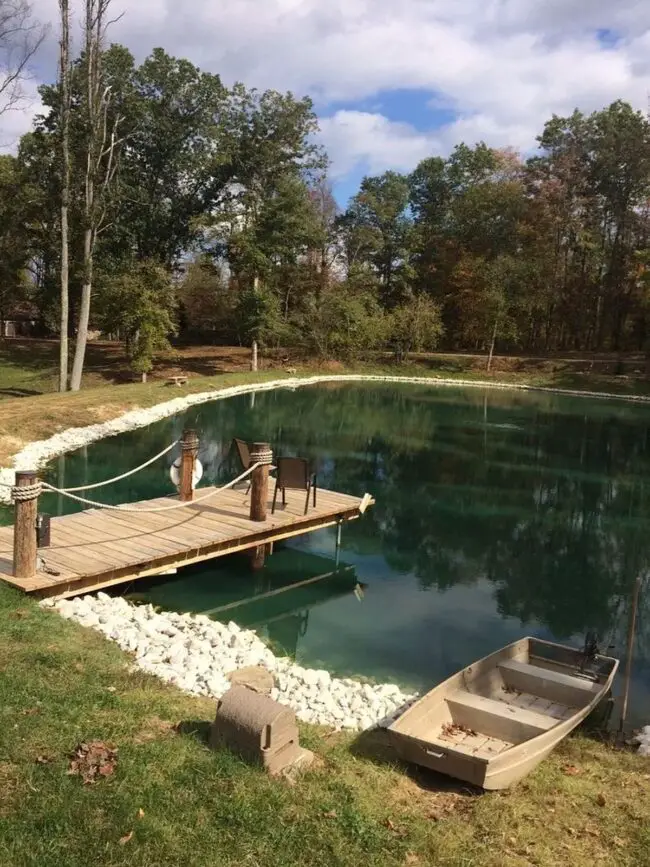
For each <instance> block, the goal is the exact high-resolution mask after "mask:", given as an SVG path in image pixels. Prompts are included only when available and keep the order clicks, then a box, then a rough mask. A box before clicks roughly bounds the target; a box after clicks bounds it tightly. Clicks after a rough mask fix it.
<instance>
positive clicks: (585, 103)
mask: <svg viewBox="0 0 650 867" xmlns="http://www.w3.org/2000/svg"><path fill="white" fill-rule="evenodd" d="M31 2H32V4H33V6H34V10H35V12H36V13H37V14H38V15H39V17H40V18H41V19H42V20H43V21H46V22H47V21H49V22H52V32H51V35H50V38H49V39H48V41H47V42H46V44H45V46H44V48H43V50H42V52H41V54H40V55H39V57H38V58H37V63H36V65H35V69H34V78H33V81H32V82H31V83H30V85H29V87H28V88H27V93H26V96H27V97H28V99H27V101H26V103H25V110H24V111H22V112H11V113H6V114H4V115H0V147H4V148H5V149H11V147H12V145H13V144H14V143H15V141H16V139H17V136H18V135H20V133H21V132H23V131H24V130H25V129H26V128H28V127H29V124H30V122H31V118H32V116H33V114H34V112H35V111H37V110H38V100H37V96H36V87H37V85H38V83H39V81H42V80H52V78H53V76H54V74H55V65H56V30H57V15H58V9H57V0H31ZM71 4H72V7H73V10H74V13H75V16H76V20H77V22H78V21H80V20H81V18H82V2H81V0H71ZM113 10H114V12H115V14H119V13H120V12H124V15H123V17H122V18H121V19H120V20H119V21H118V23H117V24H115V25H114V26H113V28H112V29H111V39H113V40H115V41H119V42H123V43H125V44H126V45H127V46H128V47H129V48H130V49H131V50H132V51H133V52H134V54H135V55H136V57H137V58H138V59H142V58H144V57H145V56H146V54H147V53H148V52H149V51H151V49H152V48H153V47H155V46H157V45H160V46H162V47H163V48H165V50H167V51H168V52H170V53H172V54H175V55H177V56H184V57H187V58H189V59H190V60H192V61H193V62H194V63H196V64H197V65H198V66H200V67H201V68H204V69H208V70H210V71H213V72H218V73H220V74H221V76H222V78H223V80H224V81H225V82H226V83H232V82H234V81H235V80H241V81H244V82H245V83H246V84H247V85H249V86H255V87H258V88H261V89H264V88H275V89H278V90H286V89H291V90H292V91H293V92H294V93H296V94H299V95H302V94H309V95H311V96H312V98H313V99H314V102H315V105H316V109H317V111H318V114H319V118H320V125H321V140H322V142H323V144H324V145H325V146H326V148H327V150H328V152H329V154H330V157H331V160H332V180H333V182H334V184H335V189H336V192H337V197H338V198H339V199H340V200H345V199H346V198H347V197H348V196H349V195H350V194H352V193H353V192H354V191H355V189H356V188H357V186H358V183H359V181H360V179H361V177H362V176H363V175H364V174H366V173H373V174H374V173H378V172H381V171H385V170H386V169H395V170H398V171H409V170H411V169H412V168H414V166H415V165H417V163H418V162H419V160H421V159H422V158H424V157H426V156H430V155H432V154H443V155H444V154H447V153H449V152H450V151H451V149H452V148H453V147H454V145H456V144H457V143H459V142H460V141H466V142H468V143H470V144H472V143H474V142H476V141H479V140H484V141H486V142H487V143H488V144H490V145H492V146H495V147H505V146H510V147H514V148H516V149H518V150H520V151H523V152H527V151H530V150H531V149H532V148H534V146H535V136H536V135H538V134H539V132H540V131H541V129H542V127H543V124H544V122H545V121H546V120H547V119H548V118H549V117H551V115H552V114H553V113H557V114H568V113H570V112H571V111H572V110H573V109H574V108H576V107H578V108H581V109H582V110H584V111H592V110H595V109H598V108H601V107H603V106H604V105H607V104H609V103H610V102H612V101H613V100H614V99H618V98H622V99H627V100H629V101H630V102H631V103H632V104H633V105H635V106H636V107H637V108H639V109H643V110H645V109H646V107H647V98H648V97H647V94H648V91H650V2H648V0H616V2H615V3H612V2H611V0H544V2H542V0H400V2H399V3H397V2H395V0H327V2H325V0H228V2H227V3H215V2H214V0H184V2H183V3H179V2H177V0H137V2H136V0H113ZM75 33H76V35H77V38H78V36H79V34H78V24H77V26H76V27H75ZM1 64H2V55H1V53H0V66H1ZM0 74H1V72H0ZM30 97H31V98H30Z"/></svg>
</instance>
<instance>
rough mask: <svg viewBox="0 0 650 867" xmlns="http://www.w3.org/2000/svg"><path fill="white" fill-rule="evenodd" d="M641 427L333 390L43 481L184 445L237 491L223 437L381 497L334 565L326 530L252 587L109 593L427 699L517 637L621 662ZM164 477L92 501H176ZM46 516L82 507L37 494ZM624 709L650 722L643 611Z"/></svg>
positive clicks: (141, 441) (242, 576)
mask: <svg viewBox="0 0 650 867" xmlns="http://www.w3.org/2000/svg"><path fill="white" fill-rule="evenodd" d="M649 423H650V407H645V406H639V405H634V404H631V403H625V402H623V401H604V400H592V399H588V398H569V397H565V396H559V395H551V394H542V393H540V394H532V393H531V394H528V393H519V392H512V391H498V390H485V391H483V390H480V389H476V388H466V389H461V388H435V387H427V386H416V385H406V384H404V385H394V384H374V383H373V384H341V383H336V384H334V383H332V384H327V385H325V384H324V385H319V386H309V387H304V388H299V389H296V390H290V389H279V390H276V391H269V392H260V393H258V394H256V395H243V396H239V397H236V398H229V399H226V400H220V401H215V402H214V403H211V404H204V405H201V406H199V407H195V408H191V409H189V410H188V411H187V412H186V413H185V414H183V415H179V416H176V417H174V418H171V419H168V420H165V421H162V422H159V423H156V424H154V425H152V426H151V427H149V428H147V429H143V430H138V431H134V432H132V433H129V434H124V435H120V436H117V437H113V438H110V439H107V440H104V441H103V442H100V443H97V444H95V445H93V446H89V447H88V448H86V449H82V450H80V451H78V452H76V453H73V454H69V455H66V456H64V457H61V458H59V459H58V460H57V461H54V462H53V463H52V464H51V465H50V466H49V468H48V470H47V478H48V480H49V481H51V482H52V483H53V484H56V485H58V486H62V485H67V486H70V485H76V484H83V483H87V482H93V481H99V480H101V479H103V478H106V477H107V476H112V475H116V474H117V473H119V472H121V471H123V470H126V469H129V468H131V467H133V466H136V465H137V464H139V463H141V462H144V461H145V460H146V459H147V458H149V457H150V456H151V455H153V454H155V453H156V452H157V451H159V450H161V449H162V448H163V447H164V446H165V445H166V444H167V443H169V442H170V441H172V440H173V439H175V438H177V437H178V436H179V435H180V433H181V431H182V429H183V428H184V427H194V428H196V429H197V430H198V431H199V433H200V437H201V452H200V458H201V461H202V463H203V465H204V468H205V472H204V482H206V481H207V482H215V481H221V482H224V481H226V480H228V479H229V478H232V477H233V476H234V475H235V474H236V467H235V465H234V464H232V463H231V462H230V461H229V459H228V445H229V442H230V440H231V439H232V437H233V436H238V437H241V438H243V439H248V440H254V439H257V440H268V441H269V442H271V443H272V445H273V448H274V451H275V453H276V455H277V454H283V455H302V456H305V457H309V458H313V459H316V460H317V461H318V465H319V484H320V485H322V486H323V487H327V488H332V489H334V490H337V491H342V492H346V493H350V494H356V495H359V496H361V495H363V494H364V492H366V491H368V492H370V493H371V494H373V496H374V497H375V498H376V505H375V506H374V507H373V508H371V509H370V510H369V511H368V512H367V513H366V515H365V516H364V517H363V519H361V520H360V521H356V522H353V523H350V524H349V525H347V526H346V527H345V528H344V530H343V540H342V542H343V544H342V549H341V552H340V562H337V561H336V560H335V535H334V531H333V530H322V531H320V532H318V533H314V534H312V535H311V536H308V537H304V538H302V539H299V540H295V541H293V542H291V543H288V544H287V545H286V546H284V547H282V548H279V549H278V550H277V552H276V553H275V554H274V555H273V557H271V558H270V559H269V560H268V564H267V567H266V568H265V569H264V570H263V571H262V572H261V573H258V574H255V575H253V574H252V573H251V572H250V571H249V568H248V565H247V561H246V559H245V557H233V558H229V559H227V560H216V561H213V562H212V563H208V564H203V565H202V566H200V567H192V568H188V569H186V570H185V571H184V572H183V573H181V574H179V575H178V576H176V577H166V578H159V579H156V580H152V581H149V582H137V583H136V584H132V585H130V586H129V587H126V588H124V587H123V588H119V591H120V592H128V593H130V594H132V596H133V598H138V599H147V600H149V601H152V602H154V603H155V604H158V605H161V606H163V607H168V608H173V609H175V610H191V611H197V612H198V611H201V612H209V613H211V615H212V616H214V617H217V618H221V619H223V620H226V621H227V620H230V619H233V620H235V621H236V622H238V623H240V624H241V625H245V626H250V627H254V628H256V629H257V630H258V631H259V633H260V635H262V636H263V637H265V638H266V639H267V640H268V641H270V642H271V644H272V646H273V647H274V649H275V650H276V651H277V650H281V651H284V652H287V653H290V654H292V655H294V656H295V657H296V659H297V660H298V661H299V662H300V663H301V664H303V665H305V666H308V667H316V668H327V669H329V670H330V671H331V672H333V673H336V674H339V675H351V674H352V675H361V676H366V677H369V678H374V679H378V680H382V681H394V682H397V683H398V684H400V685H401V686H402V687H404V688H405V689H410V688H415V689H418V690H422V689H426V688H429V687H431V686H432V685H434V684H435V683H437V682H439V681H440V680H442V679H443V678H444V677H446V676H447V675H449V674H451V673H452V672H454V671H456V670H457V669H458V668H460V667H462V666H464V665H466V664H468V663H470V662H471V661H472V660H474V659H476V658H478V657H481V656H483V655H485V654H487V653H490V652H491V651H492V650H495V649H496V648H498V647H499V646H501V645H504V644H506V643H507V642H509V641H512V640H514V639H516V638H519V637H521V636H523V635H535V636H541V637H544V638H551V639H556V640H559V641H566V642H570V643H574V644H577V645H581V644H582V643H583V641H584V638H585V633H586V632H587V631H589V630H595V631H596V632H597V633H598V635H599V636H600V638H601V648H602V649H603V650H604V648H605V647H606V646H607V645H613V647H612V649H611V653H612V654H613V655H617V656H619V657H621V659H622V658H623V657H624V656H625V633H626V628H627V617H628V609H629V596H630V590H631V586H632V583H633V581H634V578H635V576H636V575H637V574H639V573H640V572H642V571H643V570H645V568H646V567H647V564H648V559H649V554H650V524H649V523H648V519H649V518H650V497H649V496H648V493H650V492H648V491H646V488H647V487H648V486H647V485H646V478H647V474H648V470H649V468H650V439H649V437H648V427H649ZM168 468H169V459H163V460H162V461H160V462H159V463H158V464H157V465H154V466H152V467H149V468H148V469H147V470H145V471H143V472H142V473H140V474H138V475H136V476H133V477H131V478H129V479H127V480H125V481H123V482H121V483H119V484H117V485H115V486H112V487H111V488H107V489H105V490H102V491H99V492H97V491H96V492H93V494H97V499H103V500H104V501H106V502H126V501H129V500H135V499H142V498H145V497H153V496H159V495H161V494H164V493H169V492H170V490H171V488H170V482H169V477H168ZM42 508H43V510H44V511H49V512H50V513H52V514H57V513H60V512H62V511H71V510H73V511H74V510H76V508H77V507H76V506H75V505H74V504H71V503H70V501H61V500H60V499H58V498H54V497H52V496H49V497H46V498H44V502H43V506H42ZM79 508H81V507H79ZM294 584H299V585H300V586H296V587H292V585H294ZM631 711H632V713H631V721H632V722H636V723H639V722H640V723H647V722H650V622H649V620H648V611H647V606H646V600H645V599H642V605H641V610H640V617H639V629H638V640H637V648H636V657H635V665H634V679H633V684H632V703H631Z"/></svg>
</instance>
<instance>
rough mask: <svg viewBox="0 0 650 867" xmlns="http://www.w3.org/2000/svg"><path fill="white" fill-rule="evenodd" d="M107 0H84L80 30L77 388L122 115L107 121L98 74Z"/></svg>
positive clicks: (106, 97) (107, 96)
mask: <svg viewBox="0 0 650 867" xmlns="http://www.w3.org/2000/svg"><path fill="white" fill-rule="evenodd" d="M110 4H111V0H86V17H85V22H84V34H85V54H84V65H85V69H84V72H85V77H86V89H85V94H84V97H85V99H84V104H83V108H84V112H85V121H86V129H85V133H86V139H85V157H86V170H85V179H84V203H83V238H84V240H83V282H82V286H81V304H80V306H79V319H78V325H77V341H76V344H75V353H74V360H73V362H72V374H71V376H70V389H71V391H79V389H80V388H81V377H82V375H83V368H84V360H85V356H86V343H87V341H88V324H89V321H90V299H91V294H92V284H93V265H94V260H93V255H94V251H95V243H96V241H97V236H98V233H99V232H100V231H101V229H102V227H103V224H104V221H105V218H106V209H107V202H108V198H109V196H110V194H111V192H112V186H113V182H114V179H115V174H116V172H117V167H118V160H119V149H120V146H121V143H122V142H121V139H120V138H119V127H120V123H121V120H122V118H121V117H120V116H119V115H117V116H115V117H114V118H113V120H112V122H111V119H110V116H109V108H110V104H111V100H112V94H111V90H110V87H108V86H107V85H106V82H105V80H104V73H103V62H102V61H103V57H102V47H103V42H104V38H105V32H106V26H107V23H106V13H107V12H108V9H109V7H110Z"/></svg>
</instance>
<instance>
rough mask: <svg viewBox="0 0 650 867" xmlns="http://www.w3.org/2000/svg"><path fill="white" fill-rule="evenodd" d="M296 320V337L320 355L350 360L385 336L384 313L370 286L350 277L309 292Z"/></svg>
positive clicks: (376, 347) (367, 350)
mask: <svg viewBox="0 0 650 867" xmlns="http://www.w3.org/2000/svg"><path fill="white" fill-rule="evenodd" d="M297 324H298V329H297V335H299V337H298V336H297V339H300V340H301V341H302V342H303V345H304V346H305V348H306V349H307V350H308V351H309V352H312V353H315V354H317V355H319V356H320V357H321V358H335V359H341V360H343V361H352V360H355V359H358V358H361V357H363V356H364V355H367V354H368V353H369V352H372V351H373V350H375V349H378V348H379V347H380V346H381V345H382V344H383V343H384V341H385V339H386V317H385V316H384V312H383V310H382V308H381V306H380V304H379V303H378V301H377V298H376V296H375V294H374V292H373V291H372V288H370V289H368V288H364V287H363V286H362V285H360V284H359V283H356V284H355V282H354V281H352V282H350V281H347V282H346V283H342V284H338V285H333V286H332V287H330V288H329V289H327V290H326V291H324V292H322V293H321V294H320V295H319V296H316V295H313V296H311V297H310V298H309V299H308V300H307V302H306V305H305V310H304V313H303V314H302V315H301V316H299V317H298V318H297Z"/></svg>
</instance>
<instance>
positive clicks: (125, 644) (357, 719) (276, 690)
mask: <svg viewBox="0 0 650 867" xmlns="http://www.w3.org/2000/svg"><path fill="white" fill-rule="evenodd" d="M40 605H41V606H42V607H43V608H53V609H54V610H56V611H58V612H59V614H61V615H62V616H63V617H65V618H67V619H69V620H74V621H75V622H76V623H79V624H81V625H82V626H86V627H90V628H91V629H95V630H97V631H98V632H101V633H102V634H103V635H105V636H106V637H107V638H109V639H111V640H112V641H115V642H116V643H117V644H119V646H120V647H121V648H122V649H123V650H126V651H128V652H130V653H132V654H134V655H135V662H134V668H135V669H139V670H140V671H145V672H147V673H148V674H153V675H155V676H156V677H159V678H161V679H162V680H164V681H166V682H167V683H172V684H175V685H176V686H178V687H179V688H180V689H182V690H184V691H185V692H188V693H191V694H193V695H202V696H207V697H209V698H212V699H218V698H220V697H221V696H222V695H223V693H224V692H226V691H227V690H228V689H229V688H230V682H229V681H228V679H227V677H226V675H227V674H229V673H230V672H232V671H235V670H237V669H240V668H246V667H247V666H250V665H256V666H262V667H263V668H266V669H267V671H269V672H271V673H272V675H273V678H274V682H275V685H274V687H273V689H272V691H271V698H274V699H276V700H277V701H279V702H281V703H282V704H285V705H287V706H288V707H290V708H292V709H293V710H294V711H295V712H296V716H297V717H298V719H299V720H301V721H302V722H307V723H312V724H316V725H325V726H331V727H333V728H335V729H347V730H350V731H359V730H365V729H370V728H374V727H375V726H382V727H383V726H387V725H389V724H390V723H391V722H392V721H393V719H395V718H396V717H398V716H399V715H400V714H401V713H403V712H404V710H405V709H406V708H407V707H409V706H410V704H412V702H413V701H414V700H415V698H416V696H415V695H407V694H405V693H403V692H402V690H401V689H400V688H399V687H398V686H396V685H395V684H392V683H385V684H380V685H374V684H370V683H361V682H359V681H357V680H352V679H351V678H336V677H332V676H331V675H330V674H329V672H327V671H316V670H314V669H306V668H302V667H301V666H299V665H295V664H294V663H293V662H292V661H291V660H290V659H289V658H287V657H276V656H274V654H273V653H272V652H271V650H269V648H268V647H267V646H266V645H265V644H264V643H263V642H262V641H261V640H260V638H258V636H257V634H256V633H255V632H253V631H250V630H245V629H240V627H239V626H237V624H236V623H232V622H231V623H229V624H228V625H225V624H223V623H220V622H218V621H215V620H211V619H210V618H209V617H207V616H206V615H204V614H197V615H193V614H177V613H175V612H157V611H156V610H155V609H154V607H153V606H152V605H134V604H132V603H129V602H127V600H126V599H124V598H122V597H121V596H109V595H108V594H107V593H102V592H99V593H97V595H96V596H92V595H89V596H77V597H74V598H72V599H45V600H43V601H42V602H41V603H40Z"/></svg>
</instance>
